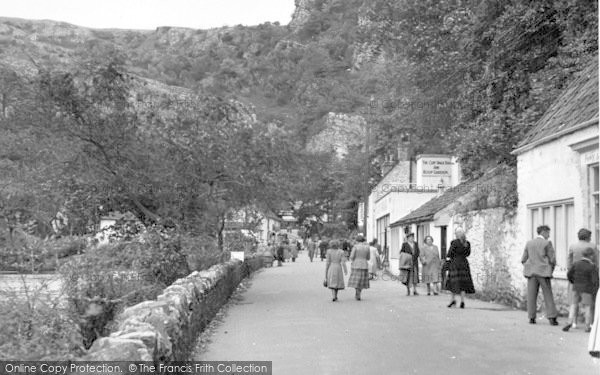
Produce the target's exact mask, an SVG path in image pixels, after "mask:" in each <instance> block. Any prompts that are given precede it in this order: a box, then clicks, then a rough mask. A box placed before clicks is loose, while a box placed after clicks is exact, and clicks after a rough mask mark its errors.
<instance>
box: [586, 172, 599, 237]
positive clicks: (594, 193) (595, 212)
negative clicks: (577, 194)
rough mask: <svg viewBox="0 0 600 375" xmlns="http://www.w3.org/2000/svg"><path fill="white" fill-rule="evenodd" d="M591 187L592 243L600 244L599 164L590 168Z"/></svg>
mask: <svg viewBox="0 0 600 375" xmlns="http://www.w3.org/2000/svg"><path fill="white" fill-rule="evenodd" d="M588 176H589V182H588V184H589V187H590V194H591V197H590V206H591V207H590V209H591V220H590V224H591V225H592V226H593V229H592V228H590V229H592V233H593V235H594V238H592V241H594V242H596V243H600V222H599V219H600V203H599V202H598V193H599V185H600V181H598V178H599V173H598V164H596V165H592V166H590V167H589V173H588Z"/></svg>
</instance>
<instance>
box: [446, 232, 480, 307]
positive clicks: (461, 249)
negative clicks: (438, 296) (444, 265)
mask: <svg viewBox="0 0 600 375" xmlns="http://www.w3.org/2000/svg"><path fill="white" fill-rule="evenodd" d="M454 233H455V234H456V239H455V240H453V241H452V242H451V243H450V249H449V250H448V257H447V258H446V261H447V262H448V280H447V281H446V288H447V289H448V290H449V291H450V292H452V300H451V301H450V304H449V305H448V307H452V306H454V305H456V295H457V294H460V308H461V309H464V308H465V293H469V294H471V293H475V287H474V286H473V279H472V278H471V269H470V268H469V262H468V261H467V257H468V256H469V255H471V244H470V243H469V241H467V237H466V235H465V231H464V230H463V229H462V228H457V229H456V231H455V232H454Z"/></svg>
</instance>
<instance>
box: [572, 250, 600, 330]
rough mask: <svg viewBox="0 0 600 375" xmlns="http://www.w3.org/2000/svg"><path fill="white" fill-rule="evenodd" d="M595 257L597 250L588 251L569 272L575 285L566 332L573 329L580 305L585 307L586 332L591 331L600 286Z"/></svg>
mask: <svg viewBox="0 0 600 375" xmlns="http://www.w3.org/2000/svg"><path fill="white" fill-rule="evenodd" d="M594 255H595V249H592V248H588V249H586V250H585V251H584V252H583V254H582V256H581V259H580V260H578V261H577V262H575V263H573V266H572V267H571V268H570V269H569V271H568V272H567V279H569V282H570V283H571V284H572V285H573V291H572V295H571V302H570V303H571V305H570V308H569V322H568V323H567V325H566V326H564V328H563V331H565V332H566V331H568V330H569V329H570V328H571V327H572V325H573V323H575V321H576V319H577V315H576V312H577V306H578V305H579V303H581V304H582V305H583V313H584V316H585V327H586V328H585V329H586V332H590V331H591V324H592V309H593V306H594V299H595V297H596V293H597V292H598V284H599V280H598V267H597V266H596V265H595V264H594V263H593V262H592V258H593V257H594Z"/></svg>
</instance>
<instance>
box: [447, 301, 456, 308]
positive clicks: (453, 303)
mask: <svg viewBox="0 0 600 375" xmlns="http://www.w3.org/2000/svg"><path fill="white" fill-rule="evenodd" d="M454 305H456V301H452V302H450V304H449V305H448V307H452V306H454Z"/></svg>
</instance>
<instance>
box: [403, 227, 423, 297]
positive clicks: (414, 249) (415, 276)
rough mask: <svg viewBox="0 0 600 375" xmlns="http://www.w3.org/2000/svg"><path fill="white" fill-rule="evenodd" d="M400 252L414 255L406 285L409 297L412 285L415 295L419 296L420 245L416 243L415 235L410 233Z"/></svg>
mask: <svg viewBox="0 0 600 375" xmlns="http://www.w3.org/2000/svg"><path fill="white" fill-rule="evenodd" d="M400 252H403V253H409V254H411V255H412V258H413V259H412V268H411V269H410V271H409V274H408V280H407V283H406V288H407V293H408V294H407V295H410V284H412V285H413V295H415V296H418V295H419V293H417V284H418V283H419V255H420V254H419V245H417V243H416V242H415V235H414V233H409V234H408V236H406V242H404V243H403V244H402V248H401V249H400Z"/></svg>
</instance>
